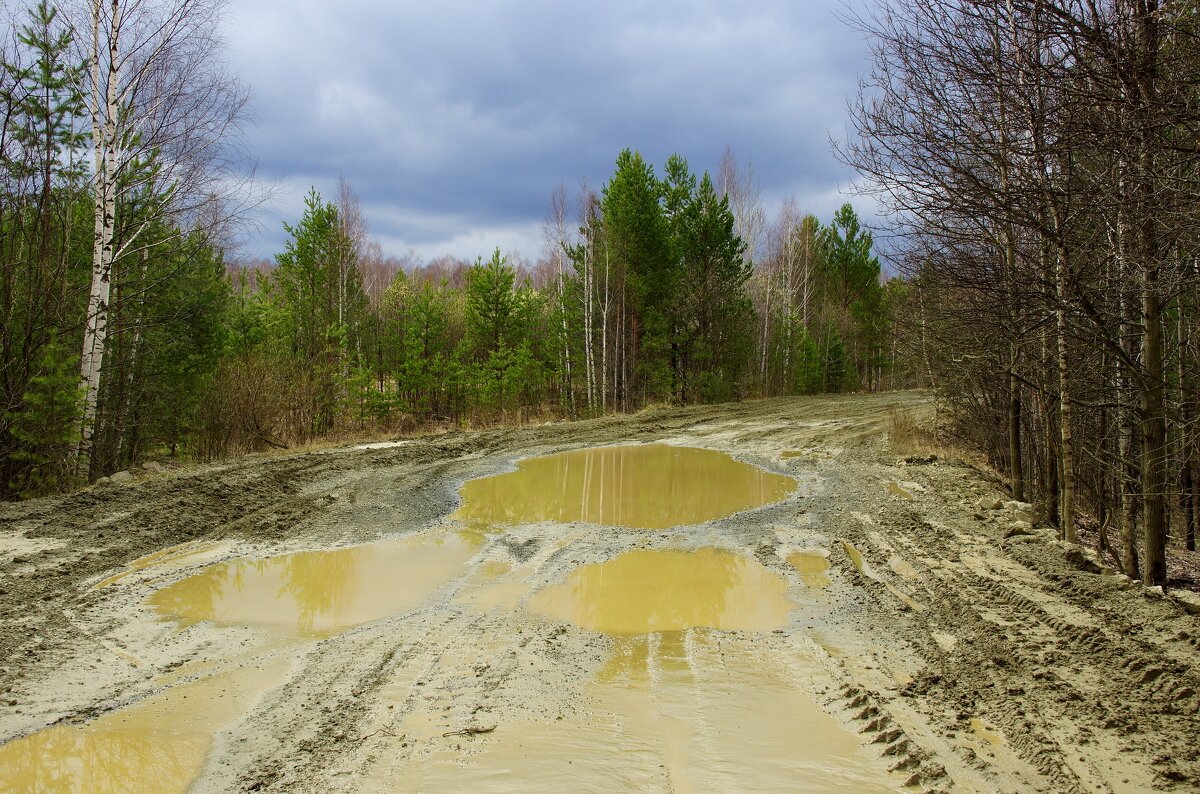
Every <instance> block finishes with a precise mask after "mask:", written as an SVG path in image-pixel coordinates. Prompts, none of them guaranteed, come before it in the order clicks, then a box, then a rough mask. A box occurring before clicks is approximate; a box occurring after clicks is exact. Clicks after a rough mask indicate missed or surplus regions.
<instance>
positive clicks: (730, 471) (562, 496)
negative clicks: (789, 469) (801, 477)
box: [454, 444, 796, 529]
mask: <svg viewBox="0 0 1200 794" xmlns="http://www.w3.org/2000/svg"><path fill="white" fill-rule="evenodd" d="M795 490H796V481H795V480H794V479H792V478H791V477H785V476H783V475H780V474H772V473H771V472H767V471H763V470H762V469H760V468H758V467H757V466H751V465H749V464H746V463H741V462H739V461H736V460H734V459H733V458H731V457H729V456H728V455H726V454H724V453H722V452H716V451H714V450H711V449H697V448H694V447H676V446H670V445H667V444H645V445H638V446H627V447H598V448H595V449H581V450H576V451H574V452H564V453H561V454H558V455H550V456H547V457H543V458H530V459H527V460H522V461H520V462H518V463H517V470H516V471H514V472H509V473H507V474H500V475H497V476H495V477H484V478H481V479H477V480H471V481H469V482H467V483H466V484H464V485H463V487H462V490H461V494H462V506H461V507H460V508H459V510H458V512H457V513H455V514H454V517H455V518H457V519H459V520H462V521H466V522H469V523H476V522H478V523H482V524H487V525H495V524H501V525H509V526H512V525H516V524H526V523H534V522H538V521H557V522H561V523H569V522H572V521H586V522H589V523H593V524H607V525H617V526H627V527H635V528H639V529H666V528H667V527H674V526H687V525H691V524H702V523H704V522H705V521H712V520H713V519H716V518H723V517H725V516H728V515H732V514H733V513H737V512H740V511H742V510H749V509H751V508H755V507H761V506H763V505H767V504H771V503H773V502H778V501H780V500H781V499H784V498H786V497H787V496H789V495H790V494H791V493H792V492H794V491H795Z"/></svg>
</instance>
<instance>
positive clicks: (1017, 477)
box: [1008, 346, 1025, 502]
mask: <svg viewBox="0 0 1200 794" xmlns="http://www.w3.org/2000/svg"><path fill="white" fill-rule="evenodd" d="M1015 369H1016V356H1015V346H1014V356H1013V365H1012V368H1011V369H1010V370H1009V372H1008V474H1009V481H1010V482H1011V483H1012V497H1013V499H1016V500H1017V501H1018V502H1024V501H1025V475H1024V472H1023V470H1022V465H1021V464H1022V461H1021V385H1020V383H1019V382H1018V381H1017V378H1016V377H1015V376H1014V371H1015Z"/></svg>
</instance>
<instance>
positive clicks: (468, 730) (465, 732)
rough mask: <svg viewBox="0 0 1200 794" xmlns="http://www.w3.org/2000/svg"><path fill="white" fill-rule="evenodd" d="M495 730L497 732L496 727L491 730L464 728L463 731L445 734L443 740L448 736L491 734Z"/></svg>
mask: <svg viewBox="0 0 1200 794" xmlns="http://www.w3.org/2000/svg"><path fill="white" fill-rule="evenodd" d="M494 730H496V726H495V725H493V726H492V727H490V728H463V729H462V730H461V731H450V732H449V733H443V734H442V738H443V739H444V738H446V737H447V736H474V735H475V734H477V733H491V732H492V731H494Z"/></svg>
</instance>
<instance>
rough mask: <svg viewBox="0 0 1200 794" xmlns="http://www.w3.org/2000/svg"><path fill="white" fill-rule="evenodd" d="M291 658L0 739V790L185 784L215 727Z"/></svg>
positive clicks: (165, 791)
mask: <svg viewBox="0 0 1200 794" xmlns="http://www.w3.org/2000/svg"><path fill="white" fill-rule="evenodd" d="M290 663H291V662H290V660H287V659H278V660H276V661H273V662H271V663H269V664H266V665H263V666H261V667H259V666H248V667H244V668H240V669H237V670H233V671H231V672H226V673H220V674H218V675H214V676H212V677H209V678H206V679H204V680H202V681H196V682H194V683H190V684H182V685H180V686H177V687H174V688H172V689H170V690H167V691H166V692H162V693H160V694H158V695H154V696H153V697H149V698H147V699H145V700H143V701H141V702H140V703H137V704H135V705H133V706H130V707H128V708H124V709H121V710H120V711H115V712H112V713H110V714H106V715H105V716H103V717H100V718H99V719H96V720H94V721H92V722H89V723H86V724H84V725H61V726H55V727H52V728H47V729H45V730H42V731H38V732H37V733H34V734H31V735H29V736H26V737H25V738H23V739H16V740H14V741H11V742H9V743H8V744H5V745H3V746H0V791H39V792H87V793H88V794H92V793H93V792H95V793H97V794H101V793H103V794H108V792H112V793H113V794H125V792H134V791H143V792H151V791H152V792H162V794H170V792H185V791H187V790H188V788H189V787H190V786H191V784H192V781H193V780H194V779H195V778H196V776H197V775H198V774H199V773H200V771H201V769H203V767H204V762H205V759H206V758H207V757H208V751H209V748H210V747H211V746H212V737H213V734H215V733H216V732H217V731H219V730H221V729H222V728H223V727H225V726H226V725H228V724H229V723H231V722H233V721H234V720H236V719H237V718H239V717H240V716H242V715H243V714H244V713H246V711H248V710H249V709H250V708H251V707H252V705H253V704H254V702H255V701H256V700H257V699H258V697H259V696H260V694H261V693H262V692H263V691H264V690H266V689H268V688H270V687H271V686H274V685H276V684H278V683H280V682H281V681H282V680H283V678H284V677H285V676H286V674H287V669H288V667H289V666H290Z"/></svg>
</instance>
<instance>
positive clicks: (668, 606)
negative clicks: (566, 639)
mask: <svg viewBox="0 0 1200 794" xmlns="http://www.w3.org/2000/svg"><path fill="white" fill-rule="evenodd" d="M786 593H787V585H786V584H785V583H784V581H783V580H782V579H780V578H779V577H778V576H775V575H774V574H772V573H771V572H770V571H768V570H767V569H766V568H764V567H763V566H762V565H761V564H760V563H758V562H757V561H756V560H752V559H749V558H747V557H742V556H741V555H739V554H734V553H733V552H730V551H726V550H725V549H714V548H705V549H698V550H696V551H671V550H650V549H640V550H636V551H630V552H626V553H625V554H622V555H621V556H619V557H617V558H616V559H614V560H610V561H608V562H603V563H599V564H596V565H586V566H584V567H582V568H580V569H579V570H577V571H575V572H574V573H573V574H571V575H570V576H569V577H568V578H567V581H566V582H564V583H562V584H559V585H553V586H551V587H547V588H545V589H544V590H541V591H540V592H538V593H536V594H535V595H534V596H533V598H531V599H530V601H529V609H530V610H532V611H534V612H537V613H539V614H542V615H546V616H547V617H552V618H556V619H558V620H563V621H567V622H570V623H574V624H576V625H577V626H582V627H583V628H585V629H590V630H592V631H600V632H604V633H605V634H612V635H630V634H648V633H650V632H658V631H681V630H683V629H689V628H694V627H697V626H708V627H711V628H715V629H728V630H742V631H770V630H771V629H776V628H779V627H781V626H783V625H784V624H786V623H787V616H788V613H789V612H790V611H791V610H792V608H793V607H794V606H795V604H793V603H792V602H791V601H790V600H789V599H788V598H787V595H786Z"/></svg>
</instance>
